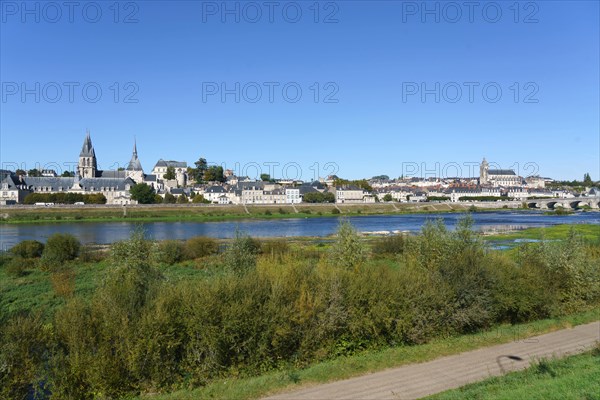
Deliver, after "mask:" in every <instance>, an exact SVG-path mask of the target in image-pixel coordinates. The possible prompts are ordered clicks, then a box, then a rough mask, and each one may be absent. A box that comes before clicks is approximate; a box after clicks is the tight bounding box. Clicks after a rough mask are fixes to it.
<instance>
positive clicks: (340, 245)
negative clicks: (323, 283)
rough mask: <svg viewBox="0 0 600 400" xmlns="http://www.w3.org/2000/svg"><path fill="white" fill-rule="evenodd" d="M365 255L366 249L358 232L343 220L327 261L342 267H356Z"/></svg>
mask: <svg viewBox="0 0 600 400" xmlns="http://www.w3.org/2000/svg"><path fill="white" fill-rule="evenodd" d="M367 257H368V249H367V247H366V245H365V244H364V243H363V242H362V241H361V238H360V235H359V233H358V232H357V231H356V229H354V227H353V226H352V225H351V224H350V223H349V222H348V221H343V222H342V223H341V224H340V226H339V228H338V231H337V238H336V240H335V242H334V243H333V244H332V246H331V249H330V251H329V261H330V262H331V263H332V264H333V265H336V266H339V267H341V268H344V269H356V268H358V267H359V266H360V265H362V264H363V263H364V262H365V261H366V259H367Z"/></svg>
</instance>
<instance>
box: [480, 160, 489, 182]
mask: <svg viewBox="0 0 600 400" xmlns="http://www.w3.org/2000/svg"><path fill="white" fill-rule="evenodd" d="M488 169H490V164H488V162H487V161H486V160H485V157H483V161H482V162H481V165H480V166H479V184H480V185H487V184H488V183H489V181H488Z"/></svg>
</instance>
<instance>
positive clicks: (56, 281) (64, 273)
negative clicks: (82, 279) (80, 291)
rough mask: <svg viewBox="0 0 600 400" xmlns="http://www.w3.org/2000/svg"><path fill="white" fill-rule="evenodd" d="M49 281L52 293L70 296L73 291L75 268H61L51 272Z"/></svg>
mask: <svg viewBox="0 0 600 400" xmlns="http://www.w3.org/2000/svg"><path fill="white" fill-rule="evenodd" d="M50 282H51V283H52V288H53V289H54V293H55V294H56V295H57V296H59V297H65V298H66V297H71V296H73V292H74V291H75V270H74V269H73V268H62V269H60V270H58V271H54V272H52V274H51V275H50Z"/></svg>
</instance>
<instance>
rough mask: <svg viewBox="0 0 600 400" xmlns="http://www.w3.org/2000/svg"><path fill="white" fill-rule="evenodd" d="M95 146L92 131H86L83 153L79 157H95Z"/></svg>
mask: <svg viewBox="0 0 600 400" xmlns="http://www.w3.org/2000/svg"><path fill="white" fill-rule="evenodd" d="M95 156H96V153H95V152H94V146H93V145H92V138H91V136H90V131H89V130H86V134H85V139H84V140H83V146H82V147H81V153H79V157H95Z"/></svg>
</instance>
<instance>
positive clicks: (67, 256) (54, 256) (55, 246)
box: [42, 233, 81, 263]
mask: <svg viewBox="0 0 600 400" xmlns="http://www.w3.org/2000/svg"><path fill="white" fill-rule="evenodd" d="M80 248H81V243H79V240H77V238H76V237H75V236H73V235H70V234H68V233H54V234H52V235H50V237H49V238H48V240H47V241H46V246H45V247H44V252H43V253H42V258H43V259H44V261H50V262H55V263H63V262H65V261H69V260H74V259H75V258H76V257H77V255H78V254H79V249H80Z"/></svg>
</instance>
